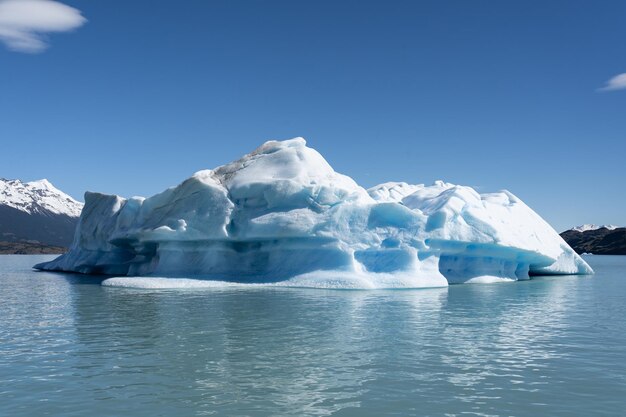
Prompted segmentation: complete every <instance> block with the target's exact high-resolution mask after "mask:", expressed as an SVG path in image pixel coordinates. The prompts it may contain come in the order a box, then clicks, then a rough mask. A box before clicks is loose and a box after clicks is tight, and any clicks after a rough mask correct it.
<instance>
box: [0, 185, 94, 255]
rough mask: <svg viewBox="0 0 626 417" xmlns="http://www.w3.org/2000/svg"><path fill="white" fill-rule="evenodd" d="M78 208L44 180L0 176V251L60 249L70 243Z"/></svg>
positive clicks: (79, 205)
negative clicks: (10, 178)
mask: <svg viewBox="0 0 626 417" xmlns="http://www.w3.org/2000/svg"><path fill="white" fill-rule="evenodd" d="M82 208H83V203H81V202H79V201H76V200H74V199H73V198H72V197H70V196H69V195H67V194H65V193H64V192H62V191H61V190H59V189H57V188H55V187H54V186H53V185H52V184H51V183H50V182H49V181H48V180H45V179H43V180H39V181H32V182H22V181H20V180H7V179H4V178H0V253H46V252H50V253H59V252H62V251H63V249H64V248H66V247H68V246H69V245H70V244H71V243H72V239H73V238H74V229H75V228H76V224H77V223H78V218H79V217H80V212H81V210H82ZM12 248H13V249H12Z"/></svg>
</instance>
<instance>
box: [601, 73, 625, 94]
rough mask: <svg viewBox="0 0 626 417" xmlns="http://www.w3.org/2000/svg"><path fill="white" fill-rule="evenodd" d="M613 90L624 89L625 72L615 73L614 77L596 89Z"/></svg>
mask: <svg viewBox="0 0 626 417" xmlns="http://www.w3.org/2000/svg"><path fill="white" fill-rule="evenodd" d="M615 90H626V72H625V73H622V74H617V75H616V76H615V77H613V78H611V79H610V80H608V81H607V82H606V85H605V86H604V87H602V88H600V89H598V91H615Z"/></svg>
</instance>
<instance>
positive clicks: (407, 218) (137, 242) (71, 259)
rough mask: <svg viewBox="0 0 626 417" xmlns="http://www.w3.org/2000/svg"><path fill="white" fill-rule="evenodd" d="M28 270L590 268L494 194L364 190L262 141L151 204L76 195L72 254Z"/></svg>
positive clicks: (511, 275)
mask: <svg viewBox="0 0 626 417" xmlns="http://www.w3.org/2000/svg"><path fill="white" fill-rule="evenodd" d="M36 267H37V268H40V269H45V270H59V271H75V272H82V273H103V274H115V275H130V276H136V275H142V276H143V275H148V276H167V277H189V276H192V277H200V278H208V279H220V280H228V281H239V282H279V281H280V282H291V283H293V284H294V285H309V284H310V283H311V282H314V281H316V282H318V283H319V282H323V283H324V284H323V285H324V286H353V287H431V286H445V285H447V284H448V282H451V283H461V282H468V281H470V282H475V281H492V280H517V279H527V278H528V276H529V273H530V274H533V273H534V274H546V273H549V274H579V273H580V274H587V273H592V270H591V268H589V266H588V265H587V264H586V263H585V262H584V261H583V260H582V259H581V258H580V257H579V256H578V255H577V254H576V253H575V252H574V251H573V250H572V249H571V248H570V247H569V246H568V245H567V244H566V243H565V242H564V241H563V239H561V237H560V236H559V235H558V234H557V233H556V232H555V231H554V230H553V229H552V228H551V227H550V226H549V225H548V224H547V223H546V222H545V221H544V220H542V219H541V218H540V217H539V216H538V215H537V214H536V213H534V212H533V211H532V210H531V209H530V208H529V207H528V206H526V205H525V204H524V203H522V202H521V201H520V200H519V199H517V198H516V197H515V196H514V195H512V194H510V193H508V192H506V191H504V192H500V193H494V194H482V195H481V194H478V193H477V192H476V191H474V190H473V189H472V188H469V187H462V186H455V185H452V184H447V183H443V182H437V183H436V184H435V185H433V186H424V185H409V184H405V183H385V184H382V185H380V186H377V187H374V188H371V189H370V190H367V191H366V190H365V189H363V188H362V187H360V186H359V185H358V184H356V183H355V182H354V181H353V180H352V179H351V178H350V177H347V176H345V175H341V174H339V173H337V172H335V171H334V170H333V169H332V167H331V166H330V165H329V164H328V163H327V162H326V160H324V158H323V157H322V156H321V155H320V154H319V153H318V152H317V151H315V150H313V149H311V148H308V147H307V146H306V142H305V141H304V139H302V138H296V139H292V140H287V141H283V142H277V141H271V142H267V143H265V144H264V145H263V146H261V147H260V148H258V149H257V150H255V151H254V152H252V153H250V154H248V155H246V156H244V157H243V158H241V159H240V160H238V161H235V162H232V163H230V164H228V165H224V166H221V167H219V168H217V169H214V170H205V171H200V172H197V173H196V174H194V175H193V176H192V177H191V178H189V179H187V180H186V181H184V182H183V183H182V184H180V185H178V186H176V187H173V188H170V189H168V190H166V191H164V192H162V193H160V194H157V195H155V196H153V197H150V198H146V199H144V198H137V197H134V198H131V199H123V198H121V197H118V196H111V195H103V194H96V193H87V194H86V195H85V207H84V209H83V212H82V215H81V219H80V223H79V226H78V228H77V230H76V236H75V240H74V243H73V245H72V247H71V250H70V251H69V252H68V253H67V254H65V255H62V256H60V257H59V258H57V259H55V260H54V261H52V262H48V263H44V264H40V265H37V266H36Z"/></svg>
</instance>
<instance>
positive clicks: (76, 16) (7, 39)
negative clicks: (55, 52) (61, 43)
mask: <svg viewBox="0 0 626 417" xmlns="http://www.w3.org/2000/svg"><path fill="white" fill-rule="evenodd" d="M86 21H87V19H85V18H84V17H83V16H82V15H81V13H80V11H79V10H77V9H75V8H73V7H70V6H67V5H65V4H62V3H59V2H57V1H53V0H0V41H1V42H3V43H4V44H5V45H6V46H7V47H8V48H9V49H12V50H14V51H19V52H30V53H37V52H41V51H43V50H44V49H46V47H47V46H48V45H47V43H46V34H47V33H50V32H67V31H70V30H73V29H76V28H78V27H80V26H82V25H83V24H85V22H86Z"/></svg>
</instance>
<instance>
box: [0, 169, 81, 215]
mask: <svg viewBox="0 0 626 417" xmlns="http://www.w3.org/2000/svg"><path fill="white" fill-rule="evenodd" d="M0 205H4V206H7V207H12V208H14V209H17V210H20V211H23V212H25V213H28V214H35V213H41V214H46V213H53V214H64V215H67V216H70V217H79V216H80V212H81V210H82V209H83V203H81V202H79V201H76V200H74V199H73V198H72V197H70V196H69V195H67V194H65V193H64V192H63V191H61V190H59V189H57V188H56V187H55V186H54V185H52V184H51V183H50V182H49V181H48V180H46V179H43V180H39V181H31V182H22V181H20V180H7V179H4V178H0Z"/></svg>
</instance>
